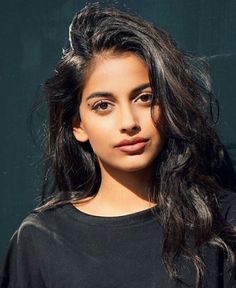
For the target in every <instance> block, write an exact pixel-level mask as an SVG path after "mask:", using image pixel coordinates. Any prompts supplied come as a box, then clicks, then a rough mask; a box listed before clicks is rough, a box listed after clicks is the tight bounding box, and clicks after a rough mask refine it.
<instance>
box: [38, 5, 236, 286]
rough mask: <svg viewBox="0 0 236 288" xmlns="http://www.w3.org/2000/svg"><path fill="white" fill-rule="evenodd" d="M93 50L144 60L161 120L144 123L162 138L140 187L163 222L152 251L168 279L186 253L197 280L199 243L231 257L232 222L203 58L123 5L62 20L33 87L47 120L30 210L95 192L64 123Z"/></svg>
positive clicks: (95, 176)
mask: <svg viewBox="0 0 236 288" xmlns="http://www.w3.org/2000/svg"><path fill="white" fill-rule="evenodd" d="M103 52H109V53H112V54H122V53H125V52H132V53H135V54H136V55H138V56H139V57H140V58H141V59H143V60H144V62H145V63H146V65H147V67H148V71H149V80H150V85H151V88H152V91H153V95H154V96H153V103H152V107H151V108H153V106H154V105H156V104H158V105H160V108H161V111H162V117H163V122H162V123H157V122H155V120H154V119H153V121H154V123H155V125H156V126H157V127H158V129H161V130H162V131H163V133H164V134H165V137H166V143H165V145H164V148H163V150H162V151H161V153H160V154H159V155H158V156H157V157H156V159H154V164H155V165H154V169H153V175H152V181H151V183H150V187H149V189H148V191H149V192H148V193H149V195H148V197H149V199H150V200H151V201H153V202H155V203H158V205H157V206H155V208H153V213H154V214H155V215H156V217H157V220H158V221H159V222H160V223H161V225H162V227H163V247H162V259H163V262H164V264H165V267H166V269H167V271H168V273H169V275H170V276H171V277H172V278H174V279H175V280H176V281H182V280H181V275H180V271H179V269H178V265H177V262H178V259H180V258H181V257H183V258H185V259H188V260H189V261H190V262H192V264H193V265H194V267H195V270H196V286H197V287H201V285H202V283H203V282H202V280H203V276H204V261H203V257H202V254H201V248H202V247H203V245H204V244H211V245H214V246H218V247H219V249H222V251H224V252H225V254H226V257H227V259H228V260H229V261H231V263H234V261H235V250H234V245H233V243H234V241H235V239H236V229H235V227H234V226H233V225H232V224H229V223H227V222H226V221H225V220H224V219H223V217H222V216H221V214H220V211H219V205H218V202H219V199H220V197H223V195H224V193H225V190H235V183H236V180H235V179H236V176H235V170H234V168H233V165H232V161H231V159H230V157H229V155H228V153H227V151H226V149H225V147H224V145H223V144H222V143H221V141H220V139H219V137H218V135H217V133H216V128H215V126H216V123H217V120H218V114H219V113H218V112H219V105H218V103H217V100H216V98H215V97H214V95H213V93H212V89H211V85H210V80H209V77H208V72H207V63H206V61H205V60H204V59H203V58H201V57H197V56H195V55H193V54H190V53H186V52H184V51H182V50H181V49H179V48H177V44H176V43H175V42H174V40H173V39H172V38H171V37H170V36H169V35H168V33H167V32H165V31H164V30H163V29H161V28H158V27H156V26H155V25H154V24H152V23H150V22H148V21H146V20H144V19H142V18H141V17H139V16H137V15H135V14H133V13H131V12H126V11H122V10H120V9H118V8H116V7H111V6H107V5H106V6H104V5H101V4H99V3H95V4H88V5H87V6H85V7H84V8H83V9H82V10H80V11H78V12H77V13H76V14H75V16H74V18H73V20H72V23H71V25H70V27H69V45H68V47H67V48H66V49H64V50H63V55H62V57H61V59H60V61H59V63H58V65H57V67H56V70H55V73H54V75H53V76H52V77H51V78H50V79H48V80H47V81H46V82H45V84H44V86H43V91H44V93H45V95H46V101H47V104H48V125H47V131H46V135H45V137H46V139H47V141H46V145H45V146H46V147H45V162H44V163H45V171H44V172H45V174H44V183H43V189H42V198H41V203H40V205H39V207H38V208H36V211H44V210H45V209H51V208H53V207H55V206H57V205H60V204H64V203H68V202H73V201H78V200H79V199H83V198H86V197H88V196H93V195H94V196H95V195H96V193H97V191H98V188H99V186H100V183H101V173H100V168H99V165H98V161H97V158H96V155H95V154H94V152H93V150H92V148H91V146H90V144H89V141H87V142H85V143H81V142H79V141H77V140H76V139H75V137H74V135H73V131H72V130H73V129H72V128H73V121H74V119H75V118H76V119H80V118H79V117H80V115H79V105H80V101H81V95H82V91H83V86H84V82H85V78H86V75H87V73H88V72H89V68H90V67H91V65H93V60H94V58H95V57H96V56H97V55H102V53H103ZM151 110H152V109H151ZM152 111H153V110H152ZM190 239H191V241H190ZM229 239H230V240H229Z"/></svg>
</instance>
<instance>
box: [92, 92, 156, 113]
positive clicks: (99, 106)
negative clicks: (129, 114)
mask: <svg viewBox="0 0 236 288" xmlns="http://www.w3.org/2000/svg"><path fill="white" fill-rule="evenodd" d="M147 95H148V96H151V100H148V101H145V102H144V103H151V101H152V99H153V94H152V93H143V94H141V95H140V96H139V97H138V99H141V98H142V97H143V96H147ZM136 101H137V100H136ZM136 101H135V102H136ZM104 103H105V104H111V103H110V102H108V101H106V100H101V101H99V102H97V103H95V104H94V105H93V106H92V108H91V109H92V110H94V111H95V112H98V111H102V112H105V111H106V110H107V109H100V108H101V105H102V104H104ZM111 105H112V104H111Z"/></svg>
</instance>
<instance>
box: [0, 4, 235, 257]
mask: <svg viewBox="0 0 236 288" xmlns="http://www.w3.org/2000/svg"><path fill="white" fill-rule="evenodd" d="M85 2H86V1H74V0H68V1H66V0H64V1H62V0H53V1H36V0H14V1H10V0H9V1H8V2H7V1H4V2H2V3H1V12H2V13H1V19H0V21H1V22H0V39H1V48H0V49H1V53H0V59H1V71H0V87H1V97H0V113H1V114H0V115H1V121H0V123H1V124H0V125H1V142H0V145H1V146H0V147H1V149H0V184H1V187H2V189H1V204H0V227H1V233H0V260H1V262H2V259H3V257H4V255H5V252H6V247H7V245H8V242H9V239H10V237H11V235H12V234H13V232H14V231H15V230H16V229H17V227H18V226H19V224H20V223H21V221H22V220H23V218H24V217H25V216H26V215H27V214H28V213H29V212H30V211H31V210H32V209H33V207H35V206H36V205H37V203H38V199H39V193H40V189H39V184H40V165H41V158H40V155H41V144H40V139H38V137H37V135H40V131H42V119H43V113H42V112H41V114H39V113H37V117H36V121H35V122H34V129H35V130H34V131H35V134H36V139H35V141H33V139H32V137H31V135H30V130H29V127H28V124H27V123H28V120H29V117H30V114H31V111H32V106H33V103H34V101H35V99H36V98H37V95H38V94H39V91H40V85H41V84H42V83H43V82H44V81H45V80H46V79H47V78H48V77H50V75H52V72H53V70H54V68H55V65H56V63H57V61H58V60H59V58H60V56H61V53H62V48H63V47H66V45H67V39H68V35H67V32H68V26H69V23H70V21H71V19H72V16H73V14H74V13H75V11H77V10H78V9H80V8H82V7H83V6H84V5H85ZM90 2H96V1H90ZM110 2H112V1H110ZM115 2H118V5H120V6H121V7H124V8H129V9H131V10H133V11H136V12H137V13H138V14H140V15H141V16H143V17H144V18H146V19H148V20H150V21H152V22H154V23H155V24H157V25H158V26H160V27H162V28H164V29H166V30H167V31H168V32H170V34H171V35H172V36H173V37H174V39H175V40H176V42H177V43H178V45H179V47H181V48H183V49H185V50H187V51H193V52H195V53H197V54H199V55H201V56H206V57H207V58H208V59H209V63H210V72H211V75H212V79H213V81H212V82H213V87H214V91H215V94H216V96H217V98H218V100H219V102H220V111H221V113H220V122H219V124H218V132H219V134H220V137H221V139H222V141H223V143H225V144H227V145H230V146H232V144H233V143H236V120H235V111H234V110H235V104H236V97H235V88H234V84H235V82H236V77H235V71H236V68H235V67H236V17H235V15H236V13H235V12H236V1H234V0H227V1H220V0H218V1H216V0H205V1H203V0H198V1H196V0H185V1H184V0H156V1H151V0H146V1H137V0H133V1H132V0H126V1H115ZM38 131H39V132H38ZM229 152H230V154H231V155H232V156H234V157H235V151H233V150H229Z"/></svg>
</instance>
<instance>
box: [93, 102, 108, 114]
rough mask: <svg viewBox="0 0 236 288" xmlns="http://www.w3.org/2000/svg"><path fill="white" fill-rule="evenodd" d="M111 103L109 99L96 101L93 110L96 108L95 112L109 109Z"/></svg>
mask: <svg viewBox="0 0 236 288" xmlns="http://www.w3.org/2000/svg"><path fill="white" fill-rule="evenodd" d="M110 105H111V104H110V103H109V102H107V101H103V100H102V101H99V102H98V103H95V104H94V105H93V106H92V110H94V111H95V112H99V111H107V110H109V106H110Z"/></svg>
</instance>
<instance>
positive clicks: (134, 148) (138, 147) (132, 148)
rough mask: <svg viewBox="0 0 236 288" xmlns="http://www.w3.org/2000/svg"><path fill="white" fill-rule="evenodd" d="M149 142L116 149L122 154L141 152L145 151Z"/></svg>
mask: <svg viewBox="0 0 236 288" xmlns="http://www.w3.org/2000/svg"><path fill="white" fill-rule="evenodd" d="M147 142H148V141H142V142H138V143H135V144H126V145H122V146H118V147H116V148H117V149H119V150H120V151H122V152H133V153H134V152H139V151H140V150H141V149H143V148H144V147H145V146H146V145H147Z"/></svg>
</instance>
